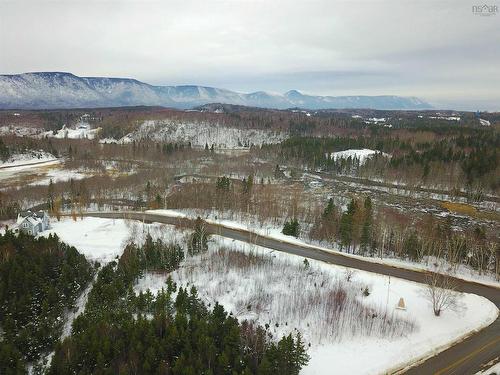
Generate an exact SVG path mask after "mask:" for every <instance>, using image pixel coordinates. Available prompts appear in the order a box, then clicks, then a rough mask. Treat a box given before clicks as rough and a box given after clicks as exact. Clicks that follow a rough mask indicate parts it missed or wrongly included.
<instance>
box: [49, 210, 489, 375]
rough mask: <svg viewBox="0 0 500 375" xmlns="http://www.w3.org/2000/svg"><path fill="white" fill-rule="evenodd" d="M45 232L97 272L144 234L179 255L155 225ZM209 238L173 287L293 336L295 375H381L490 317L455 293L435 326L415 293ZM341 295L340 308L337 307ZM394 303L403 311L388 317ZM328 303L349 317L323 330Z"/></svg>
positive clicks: (141, 286)
mask: <svg viewBox="0 0 500 375" xmlns="http://www.w3.org/2000/svg"><path fill="white" fill-rule="evenodd" d="M174 212H175V211H174ZM156 213H158V212H156ZM174 215H177V216H185V215H184V214H182V213H179V212H175V214H174ZM52 226H53V229H52V230H51V231H50V233H57V235H58V236H60V238H61V239H62V240H63V241H65V242H68V243H69V244H71V245H74V246H75V247H77V249H79V250H80V251H81V252H82V253H83V254H84V255H85V256H87V257H88V258H90V259H94V260H99V261H101V262H106V261H110V260H113V259H115V258H116V257H118V256H120V254H121V253H122V251H123V248H124V245H125V243H126V242H127V240H128V239H129V238H131V239H134V240H135V241H136V242H141V241H142V240H143V239H144V236H145V234H146V233H150V234H151V235H152V236H153V237H155V238H157V237H160V238H162V239H163V240H165V241H172V242H177V243H180V244H181V245H183V246H184V247H185V243H186V238H187V236H188V234H189V233H188V232H186V231H179V230H178V229H176V228H174V227H173V226H169V225H164V224H143V223H140V222H137V221H130V222H128V221H124V220H113V219H100V218H84V219H83V220H80V219H78V220H77V221H73V220H72V219H70V218H66V219H64V220H62V221H61V222H53V223H52ZM48 233H49V232H45V233H44V235H46V234H48ZM211 238H212V239H211V241H210V243H209V252H208V253H206V254H203V255H201V256H196V257H191V258H188V259H187V260H186V261H185V262H184V263H183V265H182V266H181V268H180V269H179V270H177V271H175V272H174V273H173V274H172V276H173V278H174V280H175V281H177V282H178V283H179V284H182V285H187V284H188V283H189V284H190V285H195V286H196V287H197V289H198V290H199V295H200V297H201V298H203V299H204V300H205V301H206V302H208V303H212V304H213V302H215V301H216V300H217V301H219V302H220V303H221V304H223V305H224V307H225V308H226V309H228V310H230V311H232V312H233V314H234V315H235V316H237V317H238V318H239V319H253V320H256V321H257V322H259V323H260V324H262V325H266V324H268V325H269V331H270V332H271V333H273V335H274V336H275V337H278V336H280V335H282V334H285V333H290V332H297V331H296V330H299V331H301V332H302V333H303V335H304V338H305V339H306V340H307V341H306V342H307V343H310V344H311V347H310V348H309V354H310V355H311V361H310V363H309V365H308V366H307V367H306V368H305V369H304V370H303V374H305V375H323V374H331V373H332V370H334V372H335V373H336V374H352V373H355V374H373V373H383V372H387V371H390V370H391V369H394V368H395V367H398V366H399V365H403V364H405V363H408V362H411V361H413V360H415V359H417V358H420V357H422V356H425V355H426V354H427V355H428V354H430V353H433V352H434V350H435V348H437V347H443V346H446V345H448V344H449V343H450V342H453V341H455V340H457V339H459V338H460V337H463V336H464V335H467V334H468V333H470V332H471V331H473V330H477V329H480V328H481V327H484V326H487V325H488V324H490V323H491V322H492V321H494V320H495V319H496V317H497V315H498V309H497V308H496V306H495V305H494V304H492V303H491V302H490V301H488V300H486V299H485V298H482V297H479V296H476V295H471V294H463V293H457V298H458V306H459V308H457V309H455V310H446V311H444V312H443V313H442V316H440V317H435V316H434V315H433V313H432V308H431V306H430V303H429V302H428V300H427V298H426V297H425V293H426V289H425V287H424V286H423V285H421V284H417V283H413V282H409V281H405V280H401V279H397V278H393V277H391V278H390V279H389V278H388V277H387V276H383V275H377V274H373V273H369V272H364V271H354V273H352V271H349V270H348V269H346V268H344V267H340V266H334V265H329V264H325V263H322V262H319V261H314V260H309V261H308V262H309V265H308V266H306V265H305V264H304V258H302V257H298V256H294V255H289V254H285V253H280V252H275V251H272V250H269V249H266V248H262V247H259V246H255V245H251V244H247V243H244V242H239V241H234V240H230V239H226V238H223V237H220V236H212V237H211ZM297 241H298V240H297ZM221 248H223V249H225V250H220V249H221ZM166 278H167V275H164V274H146V275H145V276H144V277H143V278H142V279H141V280H139V282H138V284H137V285H136V287H135V289H136V291H137V292H138V291H140V290H145V289H148V288H149V289H151V291H152V292H154V291H157V290H159V289H161V288H162V287H164V285H165V280H166ZM348 279H349V281H348ZM342 291H343V292H342ZM344 292H345V296H344V297H345V298H346V300H347V301H350V302H349V303H348V304H344V302H343V300H344V297H342V296H343V293H344ZM339 293H340V294H339ZM328 296H330V299H329V298H327V297H328ZM339 296H340V297H339ZM332 298H333V302H332ZM400 298H403V299H404V302H405V307H406V310H399V309H396V305H397V304H398V302H399V300H400ZM328 301H330V302H328ZM329 303H330V305H329ZM331 303H333V305H331ZM338 303H340V304H341V305H342V306H346V308H349V309H350V310H349V311H358V313H357V314H348V315H345V314H344V315H342V314H339V315H335V319H333V320H332V321H331V322H328V317H329V316H331V314H333V312H332V309H331V308H332V306H336V304H338ZM358 317H359V318H360V319H357V318H358ZM391 319H392V320H391ZM372 321H373V322H372ZM388 322H390V323H391V324H389V325H388Z"/></svg>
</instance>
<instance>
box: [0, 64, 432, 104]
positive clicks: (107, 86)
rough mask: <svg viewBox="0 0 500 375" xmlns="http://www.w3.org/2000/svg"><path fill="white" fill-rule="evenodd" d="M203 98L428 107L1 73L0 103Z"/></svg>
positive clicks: (398, 100) (391, 99)
mask: <svg viewBox="0 0 500 375" xmlns="http://www.w3.org/2000/svg"><path fill="white" fill-rule="evenodd" d="M208 103H224V104H235V105H244V106H252V107H263V108H276V109H286V108H292V107H300V108H307V109H336V108H371V109H430V108H432V106H431V105H430V104H429V103H426V102H425V101H423V100H420V99H418V98H415V97H401V96H390V95H387V96H314V95H305V94H302V93H301V92H299V91H297V90H291V91H288V92H286V93H284V94H271V93H268V92H265V91H257V92H253V93H249V94H243V93H238V92H235V91H231V90H226V89H219V88H215V87H206V86H196V85H184V86H153V85H150V84H147V83H144V82H141V81H138V80H136V79H130V78H105V77H78V76H75V75H74V74H71V73H63V72H40V73H23V74H15V75H0V109H16V108H17V109H58V108H90V107H123V106H138V105H148V106H164V107H173V108H180V109H185V108H192V107H195V106H199V105H203V104H208Z"/></svg>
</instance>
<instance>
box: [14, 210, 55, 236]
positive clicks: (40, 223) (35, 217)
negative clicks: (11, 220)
mask: <svg viewBox="0 0 500 375" xmlns="http://www.w3.org/2000/svg"><path fill="white" fill-rule="evenodd" d="M17 226H18V228H19V230H20V231H21V232H24V233H27V234H31V235H33V236H36V235H37V234H38V233H40V232H43V231H44V230H47V229H49V215H48V214H47V213H46V212H45V211H37V212H32V211H29V210H28V211H22V212H20V213H19V214H18V215H17Z"/></svg>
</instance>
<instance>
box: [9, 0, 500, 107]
mask: <svg viewBox="0 0 500 375" xmlns="http://www.w3.org/2000/svg"><path fill="white" fill-rule="evenodd" d="M499 21H500V14H497V15H495V16H491V17H479V16H475V15H474V14H472V3H471V2H469V1H462V0H453V1H441V0H436V1H416V0H414V1H410V0H399V1H368V0H367V1H338V0H309V1H306V0H301V1H296V0H289V1H281V0H278V1H272V2H271V1H250V0H225V1H207V0H199V1H194V0H191V1H126V0H116V1H84V0H79V1H75V0H70V1H44V0H37V1H35V0H33V1H22V0H21V1H17V0H16V1H5V0H0V72H1V73H19V72H26V71H70V72H73V73H75V74H77V75H83V76H121V77H134V78H137V79H139V80H143V81H146V82H150V83H153V84H185V83H196V84H205V85H213V86H219V87H226V88H230V89H235V90H242V91H254V90H260V89H265V90H270V91H285V90H289V89H292V88H294V89H299V90H303V91H305V92H308V93H317V94H331V95H350V94H365V95H379V94H395V95H408V96H413V95H415V96H421V97H422V98H424V99H427V100H430V101H431V102H435V103H443V105H446V106H448V107H460V108H465V109H476V108H480V109H497V110H498V109H500V74H498V67H499V66H500V43H499V40H498V35H500V22H499Z"/></svg>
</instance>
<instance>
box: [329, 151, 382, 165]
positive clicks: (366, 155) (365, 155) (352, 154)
mask: <svg viewBox="0 0 500 375" xmlns="http://www.w3.org/2000/svg"><path fill="white" fill-rule="evenodd" d="M377 154H379V155H383V156H386V157H389V154H386V153H384V152H381V151H377V150H370V149H369V148H362V149H349V150H344V151H338V152H332V154H331V156H330V157H331V158H333V160H338V159H348V158H351V159H353V160H354V159H357V160H359V165H363V164H365V163H366V161H367V160H368V159H370V158H372V157H373V156H375V155H377Z"/></svg>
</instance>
